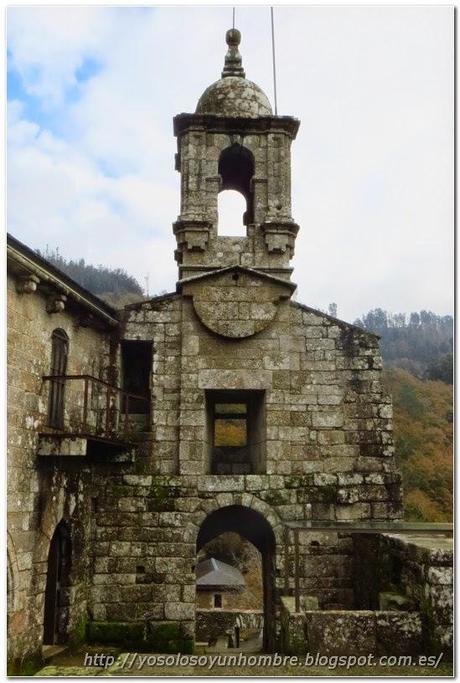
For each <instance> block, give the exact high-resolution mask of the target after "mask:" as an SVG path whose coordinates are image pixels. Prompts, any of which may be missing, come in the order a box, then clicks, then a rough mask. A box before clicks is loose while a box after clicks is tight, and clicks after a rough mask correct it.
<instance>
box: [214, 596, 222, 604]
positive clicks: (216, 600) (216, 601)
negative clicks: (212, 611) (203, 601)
mask: <svg viewBox="0 0 460 683" xmlns="http://www.w3.org/2000/svg"><path fill="white" fill-rule="evenodd" d="M214 607H217V608H219V607H222V596H221V594H220V593H215V594H214Z"/></svg>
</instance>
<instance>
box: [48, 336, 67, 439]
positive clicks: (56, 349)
mask: <svg viewBox="0 0 460 683" xmlns="http://www.w3.org/2000/svg"><path fill="white" fill-rule="evenodd" d="M68 355H69V338H68V336H67V334H66V333H65V332H64V330H61V329H57V330H54V332H53V334H52V336H51V370H50V375H51V376H52V377H54V379H52V380H51V384H50V393H49V399H48V424H49V426H50V427H56V429H62V428H63V426H64V391H65V374H66V372H67V357H68Z"/></svg>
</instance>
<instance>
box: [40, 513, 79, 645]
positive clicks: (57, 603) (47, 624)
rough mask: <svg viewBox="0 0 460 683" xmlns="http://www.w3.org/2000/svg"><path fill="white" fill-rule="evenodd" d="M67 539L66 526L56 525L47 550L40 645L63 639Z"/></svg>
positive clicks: (68, 561)
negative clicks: (41, 641)
mask: <svg viewBox="0 0 460 683" xmlns="http://www.w3.org/2000/svg"><path fill="white" fill-rule="evenodd" d="M71 555H72V548H71V541H70V531H69V527H68V525H67V524H66V523H65V522H64V521H62V522H60V523H59V524H58V526H57V527H56V530H55V532H54V534H53V538H52V539H51V543H50V549H49V553H48V571H47V577H46V589H45V611H44V618H43V644H44V645H57V644H61V643H65V642H66V640H67V625H68V613H69V587H70V580H69V576H70V567H71Z"/></svg>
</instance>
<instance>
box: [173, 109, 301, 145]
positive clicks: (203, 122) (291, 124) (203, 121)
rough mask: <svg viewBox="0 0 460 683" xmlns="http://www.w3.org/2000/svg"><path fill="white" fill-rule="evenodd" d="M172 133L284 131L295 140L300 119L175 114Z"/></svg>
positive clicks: (290, 117)
mask: <svg viewBox="0 0 460 683" xmlns="http://www.w3.org/2000/svg"><path fill="white" fill-rule="evenodd" d="M173 121H174V135H175V136H176V137H180V136H181V135H182V134H183V133H186V132H188V131H190V130H201V131H207V132H209V133H229V134H260V133H270V132H273V133H275V132H276V133H280V132H281V133H286V134H287V135H288V136H289V137H290V138H291V139H292V140H295V138H296V135H297V131H298V130H299V126H300V121H299V119H296V118H294V117H293V116H260V117H258V118H246V117H242V116H238V117H230V116H225V117H222V116H215V115H214V114H186V113H182V114H177V115H176V116H175V117H174V119H173Z"/></svg>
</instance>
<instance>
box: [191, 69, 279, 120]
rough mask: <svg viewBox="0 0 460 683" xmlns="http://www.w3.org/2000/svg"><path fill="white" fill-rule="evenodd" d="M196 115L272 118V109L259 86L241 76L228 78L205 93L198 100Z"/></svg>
mask: <svg viewBox="0 0 460 683" xmlns="http://www.w3.org/2000/svg"><path fill="white" fill-rule="evenodd" d="M196 113H197V114H215V115H216V116H242V117H244V118H258V117H259V116H271V115H272V108H271V105H270V102H269V100H268V97H267V96H266V94H265V93H264V91H263V90H262V89H261V88H259V86H258V85H256V84H255V83H253V82H252V81H248V80H247V79H246V78H241V76H227V77H226V78H221V79H220V80H219V81H216V82H215V83H213V84H212V85H210V86H209V88H207V89H206V90H205V91H204V93H203V94H202V95H201V97H200V99H199V100H198V104H197V107H196Z"/></svg>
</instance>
